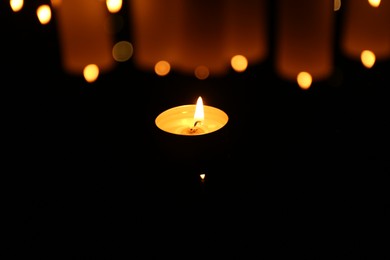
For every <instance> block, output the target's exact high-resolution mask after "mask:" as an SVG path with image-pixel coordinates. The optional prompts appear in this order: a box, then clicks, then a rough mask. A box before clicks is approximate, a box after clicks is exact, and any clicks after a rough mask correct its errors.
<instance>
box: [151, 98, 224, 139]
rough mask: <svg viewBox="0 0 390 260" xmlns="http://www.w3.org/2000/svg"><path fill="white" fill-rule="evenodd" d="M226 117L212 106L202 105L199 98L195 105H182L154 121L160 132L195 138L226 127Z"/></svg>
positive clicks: (160, 115)
mask: <svg viewBox="0 0 390 260" xmlns="http://www.w3.org/2000/svg"><path fill="white" fill-rule="evenodd" d="M228 120H229V117H228V115H227V114H226V113H225V112H224V111H222V110H220V109H218V108H216V107H212V106H207V105H203V100H202V97H199V98H198V100H197V102H196V105H182V106H177V107H174V108H171V109H168V110H165V111H164V112H162V113H161V114H159V115H158V116H157V118H156V120H155V123H156V125H157V127H158V128H160V129H161V130H163V131H165V132H168V133H171V134H176V135H184V136H197V135H204V134H208V133H212V132H215V131H217V130H219V129H221V128H222V127H224V126H225V125H226V123H227V122H228Z"/></svg>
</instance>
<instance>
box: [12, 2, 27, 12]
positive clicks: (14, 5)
mask: <svg viewBox="0 0 390 260" xmlns="http://www.w3.org/2000/svg"><path fill="white" fill-rule="evenodd" d="M9 5H10V6H11V9H12V11H14V12H19V11H20V10H22V8H23V5H24V1H23V0H10V1H9Z"/></svg>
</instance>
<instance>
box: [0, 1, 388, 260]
mask: <svg viewBox="0 0 390 260" xmlns="http://www.w3.org/2000/svg"><path fill="white" fill-rule="evenodd" d="M26 4H27V6H29V5H30V7H29V8H31V5H32V4H31V3H26ZM0 7H1V15H0V17H1V24H2V26H1V32H2V36H1V42H2V46H3V47H2V56H1V64H2V69H1V78H2V80H3V81H2V94H1V97H2V115H3V119H2V128H3V130H5V131H3V135H2V136H3V143H4V145H3V148H4V153H3V161H4V163H3V166H4V167H3V171H2V175H3V176H4V178H3V180H4V182H3V185H4V186H5V189H4V191H5V192H4V196H3V199H4V205H5V206H10V210H8V208H7V210H6V213H10V218H9V220H10V222H9V223H12V224H9V225H8V227H11V229H12V232H11V235H10V236H9V239H8V241H9V242H10V246H13V245H16V249H15V250H13V254H14V256H15V257H17V256H19V255H20V254H23V255H24V254H27V255H28V256H38V257H40V258H41V259H42V258H50V259H96V258H104V259H114V258H127V259H129V258H131V259H133V258H134V259H155V258H162V257H169V258H180V259H187V258H189V257H193V256H195V257H196V258H198V259H199V258H202V259H203V258H209V257H210V256H211V257H213V258H219V259H221V258H229V259H232V258H233V259H254V258H261V257H264V258H266V259H280V258H282V257H283V258H285V257H289V258H290V257H299V258H301V259H389V258H390V255H389V252H388V250H387V248H388V244H389V239H388V234H389V233H388V219H389V188H388V187H389V184H390V183H389V177H390V176H389V172H390V168H389V142H388V135H389V130H390V129H389V111H390V109H389V101H388V100H389V95H388V88H389V86H390V78H389V72H390V70H389V68H390V63H389V60H385V61H378V62H377V63H376V64H375V66H374V68H372V69H371V70H368V69H365V68H364V67H363V66H362V65H361V64H360V63H359V62H358V61H354V60H350V59H348V58H347V57H345V56H344V55H342V53H341V52H340V50H339V46H338V43H337V39H338V35H336V37H335V38H336V41H335V57H334V60H335V67H334V73H333V75H332V76H331V77H330V78H329V79H327V80H324V81H321V82H314V83H313V84H312V87H311V88H310V89H309V90H307V91H302V90H301V89H299V87H298V86H297V84H296V83H294V82H287V81H285V80H283V79H281V78H280V77H278V75H277V74H276V73H275V71H274V68H273V60H272V59H273V50H272V44H271V51H270V54H269V57H268V58H267V59H266V60H265V61H264V62H262V63H261V64H254V65H252V66H251V67H250V68H249V69H248V70H247V71H246V72H244V73H234V72H231V73H229V74H228V75H227V76H225V77H223V78H222V77H221V78H218V77H217V78H213V77H210V78H208V79H206V80H197V79H195V78H194V77H192V76H188V75H181V74H178V73H175V72H173V73H171V74H170V75H169V76H167V77H164V78H162V77H158V76H156V75H154V74H153V73H151V72H146V71H140V70H138V69H137V68H136V67H135V66H134V65H133V64H132V61H129V62H127V63H122V64H118V65H117V68H116V69H115V70H114V71H112V72H110V73H107V74H104V75H100V77H99V79H98V81H97V82H95V83H92V84H88V83H86V82H85V81H84V79H83V78H82V77H81V76H80V77H78V76H72V75H68V74H66V73H65V72H64V71H63V70H62V68H61V64H60V58H59V57H60V55H59V50H58V42H57V33H56V29H55V26H56V25H55V20H54V21H52V23H51V24H49V25H46V26H42V25H40V24H39V23H38V21H37V20H36V19H35V13H34V11H32V10H33V9H31V10H29V9H28V8H26V9H25V10H23V11H22V12H21V13H11V11H10V9H9V7H8V6H7V5H6V3H5V2H4V3H3V2H2V3H1V5H0ZM122 15H124V16H125V17H126V14H125V13H124V12H123V13H122ZM341 15H342V14H338V16H341ZM126 19H127V18H126ZM271 19H272V16H271ZM337 19H338V20H337V21H338V22H339V19H340V17H337ZM337 33H339V32H337ZM270 34H271V35H270V41H271V43H272V30H271V32H270ZM117 37H118V39H120V38H121V39H123V38H124V37H127V38H128V39H130V40H131V30H130V28H124V31H123V32H120V33H118V35H117ZM198 96H202V97H203V99H204V102H205V103H206V104H208V105H211V106H215V107H218V108H220V109H222V110H224V111H225V112H226V113H227V114H228V116H229V122H228V124H227V125H226V126H225V127H224V128H223V129H221V130H220V131H218V132H216V133H214V134H210V135H209V136H207V137H204V138H203V137H202V138H199V139H198V140H196V141H194V140H192V139H191V140H188V139H185V140H181V139H180V137H179V138H176V137H172V136H169V135H166V134H165V133H163V132H161V131H160V130H159V129H158V128H157V127H156V126H155V124H154V119H155V117H156V116H157V115H158V114H159V113H161V112H162V111H164V110H166V109H168V108H171V107H173V106H178V105H183V104H194V103H195V102H196V99H197V97H198ZM190 138H192V137H190ZM200 173H206V181H205V182H204V183H202V182H201V181H200V179H199V174H200ZM7 215H8V214H7ZM7 223H8V222H7ZM14 223H15V224H14ZM140 256H141V257H140Z"/></svg>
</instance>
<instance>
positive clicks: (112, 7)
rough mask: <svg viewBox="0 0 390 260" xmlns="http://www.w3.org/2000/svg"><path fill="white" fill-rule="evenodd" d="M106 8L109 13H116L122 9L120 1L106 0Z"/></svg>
mask: <svg viewBox="0 0 390 260" xmlns="http://www.w3.org/2000/svg"><path fill="white" fill-rule="evenodd" d="M106 6H107V10H108V11H109V12H110V13H117V12H119V11H120V10H121V8H122V0H106Z"/></svg>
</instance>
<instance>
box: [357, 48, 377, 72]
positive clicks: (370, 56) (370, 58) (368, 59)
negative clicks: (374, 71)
mask: <svg viewBox="0 0 390 260" xmlns="http://www.w3.org/2000/svg"><path fill="white" fill-rule="evenodd" d="M360 60H361V61H362V63H363V65H364V66H365V67H366V68H368V69H370V68H372V66H374V64H375V54H374V53H373V52H372V51H369V50H364V51H362V53H361V54H360Z"/></svg>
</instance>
